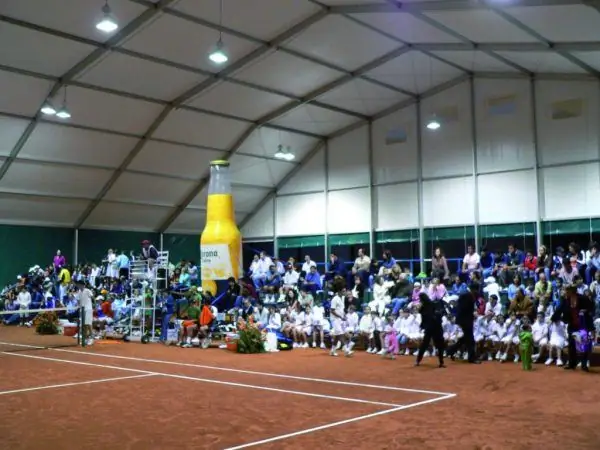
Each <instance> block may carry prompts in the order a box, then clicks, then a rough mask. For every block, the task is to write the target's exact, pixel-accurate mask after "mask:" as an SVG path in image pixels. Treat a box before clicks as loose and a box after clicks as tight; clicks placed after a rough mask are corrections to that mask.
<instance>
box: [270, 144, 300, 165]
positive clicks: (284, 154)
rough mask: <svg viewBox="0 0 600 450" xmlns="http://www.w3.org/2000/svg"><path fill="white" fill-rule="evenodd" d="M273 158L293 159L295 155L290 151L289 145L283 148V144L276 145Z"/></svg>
mask: <svg viewBox="0 0 600 450" xmlns="http://www.w3.org/2000/svg"><path fill="white" fill-rule="evenodd" d="M275 158H277V159H282V160H284V161H293V160H294V158H296V156H295V155H294V154H293V153H292V152H291V150H290V147H286V148H285V149H284V148H283V145H279V146H278V147H277V152H276V153H275Z"/></svg>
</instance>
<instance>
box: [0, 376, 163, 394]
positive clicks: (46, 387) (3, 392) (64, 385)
mask: <svg viewBox="0 0 600 450" xmlns="http://www.w3.org/2000/svg"><path fill="white" fill-rule="evenodd" d="M153 376H155V375H153V374H149V373H148V374H143V375H131V376H129V377H116V378H102V379H100V380H90V381H78V382H76V383H64V384H52V385H49V386H37V387H31V388H24V389H13V390H11V391H0V395H9V394H20V393H21V392H31V391H41V390H43V389H57V388H64V387H71V386H83V385H85V384H97V383H108V382H109V381H121V380H131V379H133V378H144V377H153Z"/></svg>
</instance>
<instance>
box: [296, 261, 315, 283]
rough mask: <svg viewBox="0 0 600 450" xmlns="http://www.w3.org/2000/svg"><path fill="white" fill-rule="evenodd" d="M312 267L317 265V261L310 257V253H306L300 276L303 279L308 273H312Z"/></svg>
mask: <svg viewBox="0 0 600 450" xmlns="http://www.w3.org/2000/svg"><path fill="white" fill-rule="evenodd" d="M311 267H315V268H316V267H317V263H316V262H314V261H313V260H312V259H310V255H304V264H302V270H301V271H300V278H301V280H302V281H303V280H304V278H305V277H306V275H308V274H309V273H310V268H311Z"/></svg>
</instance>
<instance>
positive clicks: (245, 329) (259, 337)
mask: <svg viewBox="0 0 600 450" xmlns="http://www.w3.org/2000/svg"><path fill="white" fill-rule="evenodd" d="M238 336H239V337H238V340H237V351H238V353H264V351H265V339H266V335H265V334H264V333H263V332H262V331H261V330H259V329H258V327H257V326H256V324H255V323H254V320H253V319H252V318H250V319H249V320H248V321H247V322H245V321H244V320H242V319H240V320H239V321H238Z"/></svg>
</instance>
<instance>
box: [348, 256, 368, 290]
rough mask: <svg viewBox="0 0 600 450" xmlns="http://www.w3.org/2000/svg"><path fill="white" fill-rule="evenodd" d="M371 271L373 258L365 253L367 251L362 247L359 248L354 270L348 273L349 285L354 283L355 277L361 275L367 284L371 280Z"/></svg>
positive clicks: (363, 281)
mask: <svg viewBox="0 0 600 450" xmlns="http://www.w3.org/2000/svg"><path fill="white" fill-rule="evenodd" d="M370 273H371V258H369V257H368V256H367V255H365V251H364V249H362V248H359V249H358V257H357V258H356V260H355V261H354V265H353V266H352V270H351V271H350V272H349V273H348V275H347V278H348V279H347V281H348V286H353V285H354V277H355V276H359V277H360V278H361V281H362V283H363V284H364V285H367V283H368V281H369V274H370Z"/></svg>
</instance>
